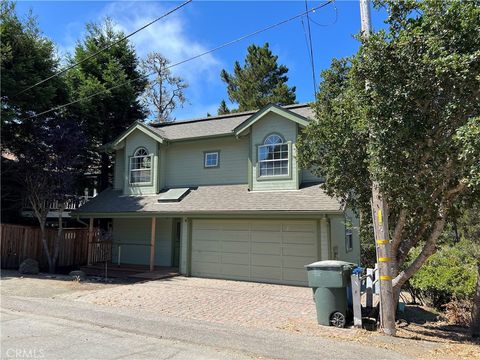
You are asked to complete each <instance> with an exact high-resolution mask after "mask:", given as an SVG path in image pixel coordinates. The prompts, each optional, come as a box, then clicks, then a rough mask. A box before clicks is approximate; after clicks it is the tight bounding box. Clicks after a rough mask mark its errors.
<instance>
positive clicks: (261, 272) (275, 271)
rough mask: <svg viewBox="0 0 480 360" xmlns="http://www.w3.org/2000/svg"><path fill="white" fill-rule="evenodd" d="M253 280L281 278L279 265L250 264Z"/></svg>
mask: <svg viewBox="0 0 480 360" xmlns="http://www.w3.org/2000/svg"><path fill="white" fill-rule="evenodd" d="M252 279H253V280H264V279H268V280H281V279H282V269H281V268H279V267H270V266H252Z"/></svg>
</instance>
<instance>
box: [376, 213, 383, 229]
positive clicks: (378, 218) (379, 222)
mask: <svg viewBox="0 0 480 360" xmlns="http://www.w3.org/2000/svg"><path fill="white" fill-rule="evenodd" d="M377 220H378V225H379V226H382V225H383V215H382V209H380V210H378V211H377Z"/></svg>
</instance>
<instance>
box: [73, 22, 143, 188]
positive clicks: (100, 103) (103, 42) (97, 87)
mask: <svg viewBox="0 0 480 360" xmlns="http://www.w3.org/2000/svg"><path fill="white" fill-rule="evenodd" d="M86 30H87V34H86V36H85V38H84V39H83V40H82V41H79V42H78V43H77V46H76V47H75V54H74V56H73V58H71V59H70V62H80V61H82V60H84V59H86V58H87V57H88V56H90V55H91V54H93V53H95V52H97V51H98V50H99V49H102V48H104V47H105V46H107V45H109V44H111V43H113V42H115V41H118V40H119V39H121V38H122V37H124V34H123V33H122V32H120V31H117V30H116V29H115V27H114V24H113V23H112V21H110V20H109V19H107V20H105V22H104V23H103V24H94V23H91V24H87V26H86ZM142 75H143V74H142V73H141V71H140V70H139V61H138V58H137V55H136V53H135V50H134V48H133V46H132V45H131V44H130V43H129V42H128V41H127V40H125V41H121V42H119V43H117V44H115V45H114V46H112V47H110V48H109V49H108V50H105V51H102V52H101V53H99V54H98V55H96V56H95V57H93V58H91V59H88V60H86V61H84V62H83V63H81V64H80V65H79V66H77V67H75V68H74V69H72V70H70V71H69V72H68V76H67V81H68V86H69V90H70V96H71V98H72V100H74V99H78V98H81V97H86V96H89V95H92V94H96V93H99V92H102V91H105V90H106V89H110V88H111V90H108V91H105V92H103V93H102V94H99V95H96V96H94V97H91V98H90V99H87V100H85V101H81V102H79V103H77V104H75V105H74V106H72V107H70V109H69V112H70V115H71V116H72V117H74V118H75V119H77V120H78V121H79V122H81V123H83V125H84V128H85V133H86V134H87V137H88V140H89V150H90V152H89V154H90V159H89V162H90V163H91V166H92V170H95V171H100V172H101V177H100V188H101V189H104V188H106V187H107V186H108V185H109V180H110V177H111V173H112V166H111V159H110V158H109V157H108V156H107V155H106V154H101V153H102V152H103V151H102V150H101V149H100V146H101V145H104V144H107V143H109V142H111V141H112V140H113V139H115V138H116V137H117V136H118V135H120V134H121V133H122V132H123V131H124V130H125V129H127V128H128V126H129V125H131V124H132V123H133V122H134V121H136V120H144V118H145V116H146V114H145V109H144V107H143V105H142V104H141V101H140V95H141V94H142V93H143V91H144V89H145V86H146V84H147V80H146V78H145V77H143V76H142Z"/></svg>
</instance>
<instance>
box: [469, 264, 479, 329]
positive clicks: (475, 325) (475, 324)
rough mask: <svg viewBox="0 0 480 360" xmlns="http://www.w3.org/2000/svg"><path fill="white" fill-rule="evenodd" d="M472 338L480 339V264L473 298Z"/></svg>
mask: <svg viewBox="0 0 480 360" xmlns="http://www.w3.org/2000/svg"><path fill="white" fill-rule="evenodd" d="M471 331H472V338H474V339H478V338H480V263H478V265H477V291H476V293H475V296H474V297H473V309H472V327H471Z"/></svg>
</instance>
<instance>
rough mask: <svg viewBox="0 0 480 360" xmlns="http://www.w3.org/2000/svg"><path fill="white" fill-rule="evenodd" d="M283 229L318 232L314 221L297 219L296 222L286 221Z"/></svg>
mask: <svg viewBox="0 0 480 360" xmlns="http://www.w3.org/2000/svg"><path fill="white" fill-rule="evenodd" d="M282 231H284V232H285V231H286V232H292V231H295V232H309V233H315V232H317V228H316V225H315V223H314V222H312V221H295V222H293V221H292V222H290V221H287V222H284V223H283V224H282Z"/></svg>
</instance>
